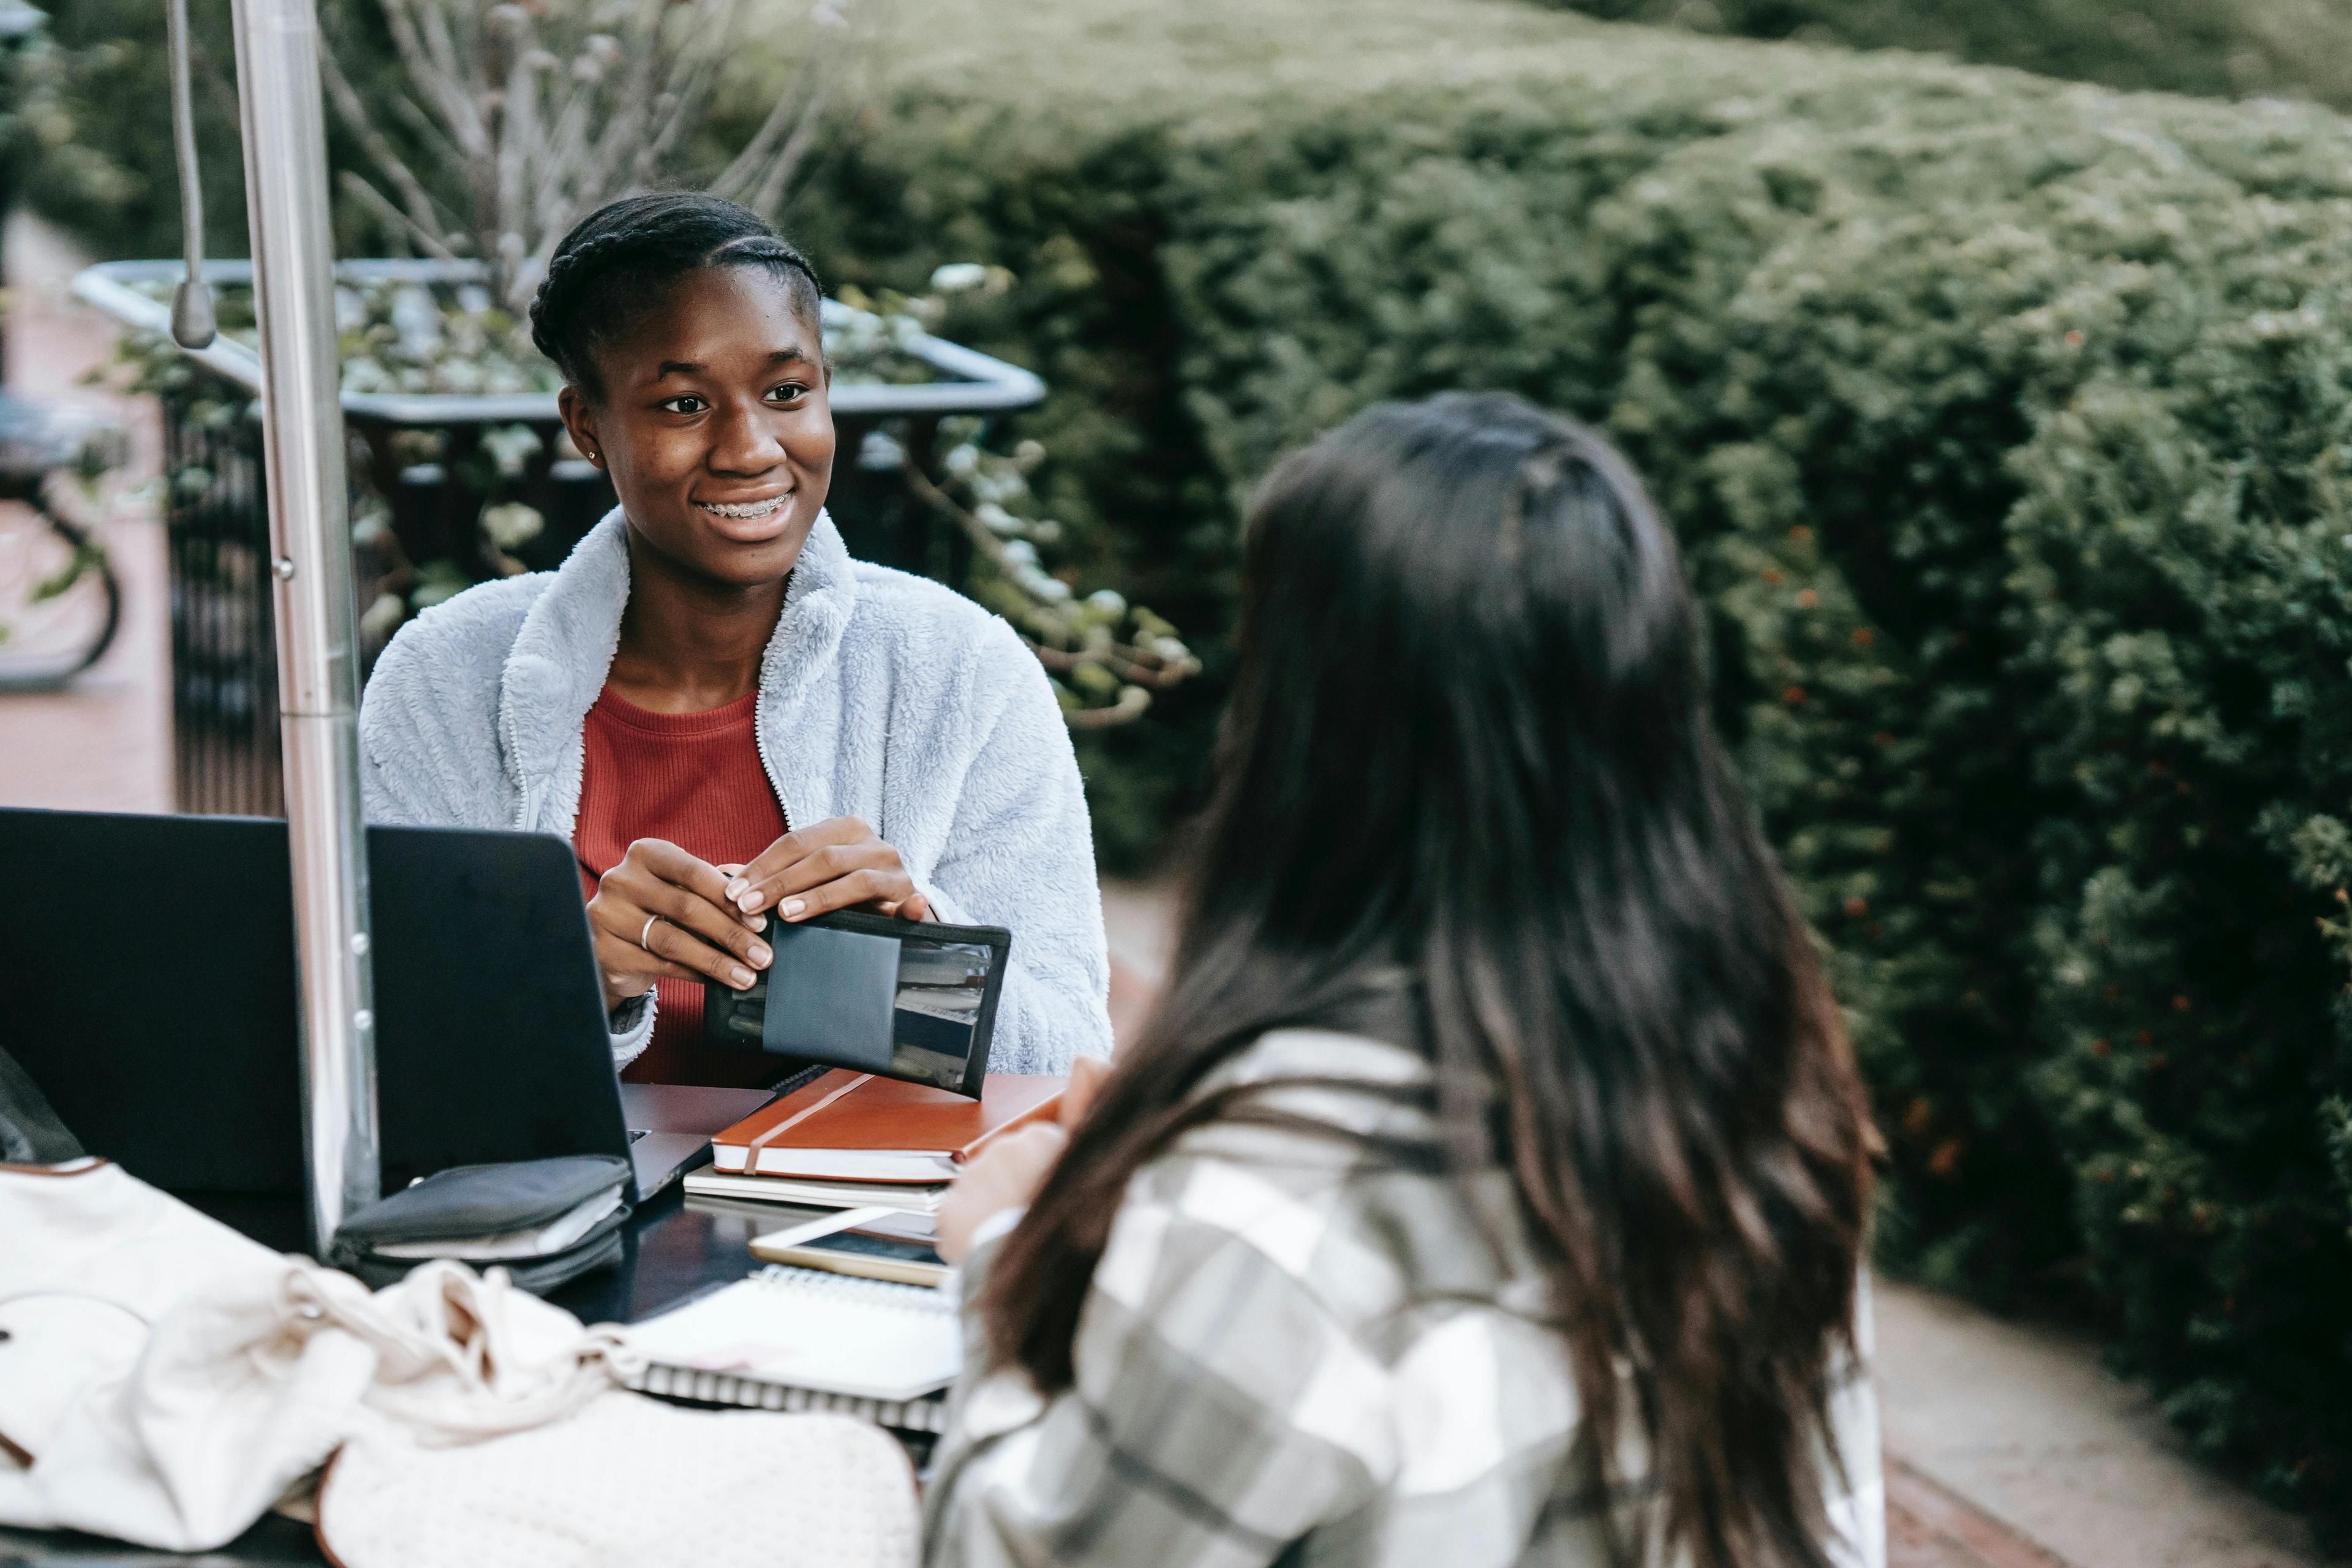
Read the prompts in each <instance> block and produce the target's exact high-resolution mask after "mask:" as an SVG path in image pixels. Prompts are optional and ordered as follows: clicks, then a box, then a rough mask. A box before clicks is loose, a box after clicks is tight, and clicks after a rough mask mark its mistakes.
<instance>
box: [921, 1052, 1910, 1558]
mask: <svg viewBox="0 0 2352 1568" xmlns="http://www.w3.org/2000/svg"><path fill="white" fill-rule="evenodd" d="M1260 1055H1261V1058H1263V1057H1264V1056H1265V1053H1264V1052H1261V1053H1260ZM1287 1065H1289V1066H1290V1067H1292V1068H1294V1069H1301V1068H1304V1069H1320V1070H1325V1071H1328V1070H1330V1069H1331V1068H1333V1067H1334V1065H1335V1064H1334V1063H1333V1061H1331V1060H1330V1059H1329V1058H1328V1048H1327V1054H1326V1055H1325V1057H1324V1058H1323V1059H1320V1060H1317V1059H1313V1058H1311V1057H1310V1058H1307V1059H1294V1060H1291V1061H1290V1062H1289V1063H1288V1064H1287ZM1352 1065H1356V1066H1360V1065H1361V1064H1360V1062H1358V1063H1355V1064H1352ZM1286 1098H1290V1099H1291V1100H1292V1102H1291V1103H1290V1104H1288V1105H1287V1106H1286V1107H1285V1108H1286V1109H1289V1110H1298V1111H1301V1112H1303V1113H1306V1114H1307V1115H1309V1116H1311V1117H1314V1118H1315V1119H1317V1120H1323V1121H1331V1122H1335V1123H1338V1124H1339V1125H1342V1126H1353V1127H1354V1128H1355V1129H1356V1130H1358V1131H1366V1130H1369V1129H1368V1125H1367V1124H1368V1122H1369V1121H1379V1120H1381V1118H1382V1117H1384V1116H1388V1115H1390V1114H1391V1112H1392V1111H1393V1108H1394V1101H1393V1100H1391V1101H1390V1102H1389V1103H1390V1107H1391V1110H1390V1111H1382V1110H1377V1109H1375V1110H1371V1111H1369V1112H1367V1111H1366V1110H1364V1108H1363V1106H1362V1104H1361V1103H1359V1104H1357V1105H1355V1106H1349V1105H1345V1104H1341V1103H1339V1102H1338V1101H1337V1100H1334V1099H1333V1098H1331V1097H1330V1096H1329V1095H1328V1091H1320V1090H1318V1091H1314V1092H1312V1093H1310V1092H1308V1091H1306V1090H1301V1091H1299V1094H1298V1095H1297V1096H1296V1097H1292V1096H1288V1095H1287V1093H1286ZM1342 1098H1345V1097H1342ZM1318 1101H1319V1102H1318ZM1384 1130H1386V1131H1395V1130H1396V1129H1395V1125H1394V1123H1393V1122H1391V1123H1389V1125H1388V1126H1387V1127H1386V1128H1385V1129H1384ZM1492 1175H1493V1178H1494V1180H1493V1182H1492V1183H1489V1184H1480V1183H1479V1182H1477V1181H1476V1180H1475V1179H1465V1178H1463V1177H1459V1176H1455V1177H1446V1176H1442V1175H1438V1174H1435V1173H1414V1172H1410V1171H1400V1170H1397V1169H1394V1168H1393V1167H1391V1166H1384V1165H1382V1164H1381V1163H1379V1162H1377V1161H1376V1160H1373V1159H1371V1158H1370V1157H1368V1156H1367V1155H1366V1153H1365V1152H1364V1149H1363V1146H1362V1145H1360V1144H1350V1143H1349V1142H1347V1141H1345V1140H1339V1139H1330V1138H1325V1137H1320V1136H1317V1135H1314V1134H1308V1133H1302V1132H1297V1131H1277V1130H1274V1129H1268V1128H1263V1127H1260V1128H1241V1127H1234V1126H1230V1125H1228V1126H1219V1127H1213V1128H1209V1129H1203V1130H1201V1131H1196V1132H1195V1133H1192V1134H1189V1135H1187V1137H1186V1138H1185V1139H1184V1140H1182V1141H1181V1142H1179V1144H1178V1145H1177V1147H1176V1148H1175V1149H1174V1150H1172V1151H1171V1152H1169V1153H1168V1154H1166V1155H1164V1156H1162V1157H1161V1158H1160V1159H1159V1160H1156V1161H1154V1162H1153V1163H1151V1164H1150V1165H1148V1166H1146V1167H1145V1168H1144V1169H1143V1170H1142V1171H1140V1172H1139V1173H1137V1175H1136V1177H1135V1178H1134V1180H1133V1182H1132V1183H1131V1184H1129V1190H1128V1193H1127V1195H1126V1198H1125V1201H1124V1202H1123V1203H1122V1204H1121V1205H1120V1207H1119V1211H1118V1216H1117V1217H1116V1219H1115V1220H1114V1221H1113V1223H1112V1226H1111V1232H1110V1236H1109V1238H1108V1243H1107V1245H1106V1247H1105V1248H1104V1252H1103V1256H1102V1258H1101V1260H1100V1262H1099V1264H1098V1265H1097V1268H1096V1271H1095V1275H1094V1279H1093V1284H1092V1287H1091V1289H1090V1292H1089V1294H1088V1296H1087V1301H1086V1303H1085V1306H1084V1308H1083V1310H1082V1311H1081V1313H1080V1317H1079V1321H1078V1329H1077V1337H1076V1342H1075V1343H1074V1344H1073V1346H1072V1361H1073V1365H1074V1368H1075V1373H1076V1381H1075V1385H1074V1386H1073V1387H1071V1388H1070V1389H1068V1390H1066V1391H1064V1392H1062V1393H1060V1394H1055V1395H1054V1396H1053V1397H1051V1398H1046V1397H1042V1396H1041V1395H1040V1394H1038V1393H1037V1391H1036V1390H1035V1389H1034V1386H1033V1385H1032V1384H1030V1382H1029V1381H1028V1378H1027V1376H1026V1374H1025V1373H1023V1372H1022V1371H1020V1370H1019V1369H1017V1368H1007V1367H999V1366H992V1365H991V1364H989V1363H988V1360H987V1357H986V1354H985V1351H984V1347H982V1345H981V1344H980V1343H979V1342H978V1341H977V1334H976V1332H975V1334H974V1336H973V1342H972V1344H971V1360H970V1363H969V1364H970V1366H971V1372H970V1373H968V1376H967V1381H966V1382H965V1384H963V1385H962V1386H961V1388H960V1389H959V1390H958V1393H957V1394H956V1402H955V1407H954V1412H953V1415H952V1417H951V1420H950V1431H949V1434H948V1436H947V1437H946V1439H945V1440H944V1442H943V1443H942V1445H941V1447H940V1454H939V1457H938V1462H937V1464H936V1466H935V1468H934V1470H933V1473H932V1477H931V1480H930V1484H929V1489H928V1493H927V1497H926V1503H925V1507H926V1519H925V1552H926V1554H927V1561H928V1563H929V1568H1013V1565H1014V1564H1019V1565H1021V1568H1045V1565H1049V1564H1057V1565H1063V1568H1095V1565H1101V1568H1109V1565H1111V1564H1120V1565H1129V1564H1139V1563H1151V1564H1155V1565H1158V1568H1249V1565H1254V1564H1265V1563H1276V1562H1279V1563H1283V1564H1284V1565H1285V1568H1324V1565H1326V1564H1339V1563H1349V1564H1374V1565H1393V1568H1406V1565H1415V1568H1418V1565H1422V1564H1427V1563H1445V1564H1446V1565H1447V1568H1509V1565H1514V1564H1520V1563H1528V1564H1532V1563H1544V1564H1547V1565H1551V1568H1588V1565H1589V1568H1601V1564H1605V1563H1608V1562H1609V1561H1610V1553H1609V1552H1608V1551H1607V1549H1606V1544H1605V1541H1604V1531H1606V1529H1607V1527H1609V1526H1610V1525H1612V1524H1614V1525H1617V1526H1620V1527H1622V1526H1624V1525H1626V1524H1629V1523H1631V1522H1632V1515H1631V1513H1630V1511H1629V1510H1638V1509H1643V1508H1646V1507H1648V1506H1650V1504H1651V1499H1650V1498H1649V1496H1648V1493H1647V1491H1646V1489H1644V1488H1643V1487H1642V1486H1641V1485H1640V1484H1639V1483H1638V1481H1636V1482H1635V1483H1633V1484H1632V1485H1630V1486H1628V1487H1627V1488H1626V1489H1625V1490H1623V1491H1622V1492H1620V1493H1615V1494H1608V1493H1602V1492H1601V1491H1600V1490H1599V1489H1597V1488H1596V1487H1595V1486H1594V1485H1593V1484H1592V1482H1591V1462H1590V1457H1589V1455H1588V1454H1587V1453H1586V1452H1585V1450H1584V1447H1583V1446H1582V1445H1580V1442H1579V1436H1580V1423H1579V1419H1578V1409H1579V1406H1578V1400H1577V1395H1576V1390H1575V1384H1574V1379H1573V1377H1572V1376H1571V1374H1570V1371H1569V1369H1568V1366H1567V1363H1566V1357H1565V1354H1564V1352H1563V1349H1562V1346H1561V1344H1560V1342H1559V1337H1558V1335H1557V1333H1556V1331H1553V1330H1551V1329H1550V1328H1549V1327H1547V1326H1546V1325H1545V1323H1544V1322H1543V1321H1542V1320H1543V1317H1544V1313H1543V1310H1542V1302H1543V1291H1542V1289H1541V1286H1540V1282H1539V1279H1538V1277H1537V1273H1536V1271H1535V1270H1533V1269H1532V1268H1531V1267H1530V1266H1529V1260H1528V1256H1527V1253H1526V1251H1525V1248H1524V1247H1521V1246H1519V1245H1517V1243H1516V1242H1515V1241H1514V1239H1513V1237H1511V1236H1510V1235H1509V1234H1508V1228H1509V1227H1508V1215H1509V1213H1510V1211H1511V1209H1512V1208H1513V1206H1514V1205H1511V1203H1510V1202H1509V1199H1508V1186H1507V1178H1506V1177H1505V1176H1504V1175H1503V1173H1500V1172H1496V1173H1492ZM1482 1221H1495V1222H1498V1223H1499V1224H1500V1225H1501V1226H1502V1229H1501V1230H1500V1231H1498V1230H1497V1228H1496V1224H1489V1223H1482ZM1498 1237H1499V1239H1498ZM994 1251H995V1244H994V1243H993V1242H990V1243H986V1244H983V1245H982V1247H980V1248H979V1249H977V1251H976V1252H975V1253H974V1255H973V1256H972V1258H971V1259H969V1260H968V1261H967V1264H966V1266H965V1271H964V1280H963V1289H964V1291H965V1299H966V1302H967V1306H968V1307H969V1305H970V1303H971V1302H972V1301H973V1300H976V1299H977V1297H978V1295H979V1293H980V1291H981V1289H982V1281H983V1280H984V1279H985V1275H986V1271H987V1268H988V1261H989V1258H991V1257H992V1255H993V1253H994ZM970 1321H976V1319H973V1320H970ZM1862 1392H1863V1396H1864V1399H1865V1401H1866V1398H1867V1385H1866V1384H1864V1385H1863V1390H1862ZM1842 1446H1843V1445H1842ZM1870 1447H1871V1448H1873V1449H1874V1447H1875V1445H1874V1443H1873V1444H1871V1445H1870ZM1853 1458H1857V1459H1859V1458H1862V1456H1860V1455H1859V1454H1857V1455H1854V1456H1853ZM1875 1459H1876V1455H1875V1453H1874V1452H1871V1453H1869V1455H1868V1458H1867V1460H1866V1461H1865V1463H1866V1464H1867V1478H1866V1482H1865V1485H1866V1486H1867V1487H1868V1488H1869V1489H1870V1495H1869V1497H1868V1498H1867V1500H1864V1499H1858V1498H1855V1497H1853V1492H1852V1491H1851V1490H1849V1489H1848V1488H1849V1487H1852V1484H1853V1481H1854V1480H1863V1479H1864V1478H1861V1477H1855V1478H1852V1479H1851V1480H1850V1481H1849V1483H1848V1487H1841V1488H1840V1489H1839V1490H1840V1491H1841V1492H1844V1493H1845V1494H1846V1495H1844V1496H1842V1497H1839V1498H1837V1499H1836V1500H1834V1501H1833V1503H1832V1511H1833V1513H1834V1514H1838V1515H1841V1516H1843V1517H1842V1518H1841V1521H1840V1522H1841V1524H1842V1526H1845V1527H1846V1528H1849V1529H1850V1528H1852V1526H1851V1525H1850V1524H1848V1522H1847V1521H1849V1520H1851V1519H1852V1514H1850V1513H1848V1512H1847V1510H1848V1508H1850V1507H1851V1506H1852V1505H1853V1503H1854V1502H1857V1501H1861V1502H1864V1507H1865V1508H1867V1507H1872V1506H1874V1504H1875V1496H1874V1485H1875V1481H1876V1464H1875ZM1855 1489H1857V1490H1858V1489H1859V1488H1855ZM1857 1533H1862V1534H1863V1535H1864V1541H1863V1542H1857V1543H1856V1544H1859V1545H1861V1546H1862V1550H1860V1551H1859V1552H1848V1553H1844V1554H1841V1555H1842V1560H1843V1561H1844V1562H1846V1563H1864V1564H1876V1563H1883V1557H1882V1556H1881V1555H1879V1553H1878V1552H1874V1551H1873V1550H1872V1548H1871V1544H1870V1543H1868V1537H1867V1532H1859V1531H1858V1532H1857ZM1850 1539H1851V1538H1850ZM1882 1550H1883V1549H1882Z"/></svg>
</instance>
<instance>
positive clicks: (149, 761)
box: [0, 218, 172, 811]
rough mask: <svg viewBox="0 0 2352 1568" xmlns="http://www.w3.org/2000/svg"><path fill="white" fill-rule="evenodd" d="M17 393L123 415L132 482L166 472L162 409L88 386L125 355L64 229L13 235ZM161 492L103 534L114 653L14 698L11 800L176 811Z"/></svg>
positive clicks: (1, 775)
mask: <svg viewBox="0 0 2352 1568" xmlns="http://www.w3.org/2000/svg"><path fill="white" fill-rule="evenodd" d="M0 244H5V257H6V276H7V279H8V283H9V289H8V301H7V306H8V309H7V365H6V379H7V384H8V385H9V386H10V387H11V388H13V389H15V390H16V391H17V392H20V393H22V394H24V395H26V396H30V397H37V398H41V399H44V400H47V401H50V402H60V403H63V402H76V403H90V404H96V405H101V406H105V407H109V408H110V409H111V410H113V411H114V412H115V413H116V414H118V415H119V416H121V417H122V418H124V419H126V420H127V421H128V422H129V423H130V425H131V435H132V455H131V472H130V474H129V475H128V476H126V477H127V478H129V479H134V480H135V479H142V478H145V477H149V476H152V474H153V473H154V472H155V469H156V465H157V454H158V451H159V447H160V433H159V431H158V429H157V422H156V419H155V416H154V411H153V409H152V406H151V405H144V404H141V403H133V402H128V401H126V400H123V399H120V398H115V397H111V396H109V395H107V394H106V393H105V392H104V391H103V390H102V389H100V388H95V387H92V386H89V385H87V384H85V381H86V378H87V377H88V376H89V374H90V373H91V372H93V371H96V370H100V369H101V368H102V367H103V366H105V365H106V363H108V362H109V360H110V358H111V355H112V351H113V342H114V337H113V333H112V331H110V328H109V326H108V324H107V322H106V321H105V319H104V318H103V317H101V316H100V315H98V313H97V312H95V311H93V310H89V309H88V308H87V307H85V306H82V305H79V304H78V303H76V302H75V301H74V300H73V299H72V298H71V297H70V296H69V295H68V293H67V291H66V289H67V285H68V283H69V282H70V281H71V279H72V277H73V272H74V268H76V267H77V266H78V265H79V258H77V257H75V255H74V254H73V252H72V250H71V248H70V247H68V245H67V244H66V243H65V242H64V241H63V240H62V239H61V238H60V237H58V234H57V233H56V231H54V230H52V229H49V228H47V227H46V226H42V225H39V224H35V223H31V222H27V221H25V220H23V219H21V218H20V219H17V220H16V221H13V222H11V223H10V224H9V225H8V226H7V230H6V232H5V236H0ZM157 515H158V514H157V511H156V509H155V507H154V505H153V502H152V497H142V496H140V495H138V494H136V493H135V492H124V491H118V493H117V495H116V498H115V501H114V504H112V505H111V506H110V508H109V510H108V515H107V517H106V519H105V520H104V521H102V522H100V525H99V529H98V532H99V537H100V541H101V542H103V543H104V544H105V546H106V550H107V553H108V554H109V555H110V557H111V558H112V559H113V562H114V569H115V572H116V574H117V575H118V576H120V577H121V580H122V597H123V604H122V626H121V631H120V632H119V633H118V634H117V635H116V637H115V640H114V645H113V647H110V648H109V649H108V650H107V652H106V654H105V656H104V657H103V658H100V660H99V661H98V663H97V664H96V665H95V666H94V667H92V668H91V669H90V670H89V672H88V673H87V674H85V675H84V676H83V677H82V678H81V679H79V681H77V682H75V683H74V685H73V686H72V687H71V688H70V689H67V690H64V691H58V692H41V693H34V694H26V693H8V694H5V695H0V805H44V806H56V807H70V808H73V809H77V810H82V811H169V810H171V809H172V776H171V758H172V715H171V633H170V626H171V622H170V619H169V607H168V602H167V599H166V597H165V576H164V560H163V528H162V526H161V524H160V523H159V522H158V521H157Z"/></svg>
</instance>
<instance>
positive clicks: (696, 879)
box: [588, 838, 775, 1012]
mask: <svg viewBox="0 0 2352 1568" xmlns="http://www.w3.org/2000/svg"><path fill="white" fill-rule="evenodd" d="M726 888H727V878H726V875H725V874H724V873H723V872H721V871H720V870H719V868H717V867H716V866H709V865H706V864H704V863H703V862H702V861H700V860H698V859H697V858H694V857H693V856H691V855H689V854H688V853H687V852H686V851H685V850H683V849H680V848H679V847H677V845H675V844H670V843H667V842H665V841H664V840H662V839H659V838H640V839H638V840H637V841H636V842H635V844H632V845H630V846H629V852H628V853H627V854H626V855H625V856H623V857H622V858H621V863H620V864H619V865H617V866H615V867H614V868H612V869H611V870H609V871H607V872H605V873H604V876H603V877H602V878H600V879H598V880H597V883H596V896H595V897H594V898H593V899H591V900H588V930H589V931H590V933H591V934H592V935H593V936H594V938H595V942H596V970H597V973H599V974H600V975H601V976H602V977H603V979H604V1007H605V1010H606V1011H607V1012H610V1011H611V1010H612V1009H613V1008H615V1007H618V1006H619V1005H621V1004H622V1003H624V1002H625V1001H627V1000H628V999H629V998H630V997H632V996H642V995H644V994H646V992H647V991H650V990H651V989H653V984H654V982H655V981H656V980H716V981H718V982H719V984H721V985H731V986H733V987H734V988H735V989H736V990H738V991H741V990H745V989H747V988H748V987H749V986H750V985H751V980H752V971H753V970H758V969H765V968H767V967H768V964H769V962H770V961H771V960H772V958H773V957H774V956H775V955H774V954H773V953H772V952H769V951H768V944H767V943H766V942H762V941H761V940H760V935H759V929H760V926H761V923H762V922H761V921H756V920H753V919H752V918H751V916H749V915H748V914H739V913H738V912H736V910H735V908H734V906H733V905H731V904H730V903H729V902H728V900H727V892H726Z"/></svg>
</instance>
